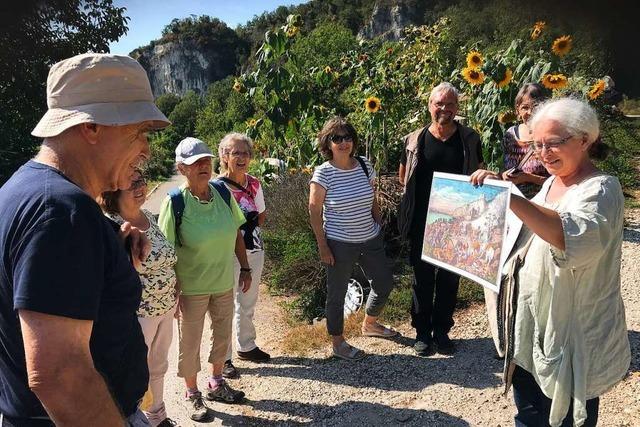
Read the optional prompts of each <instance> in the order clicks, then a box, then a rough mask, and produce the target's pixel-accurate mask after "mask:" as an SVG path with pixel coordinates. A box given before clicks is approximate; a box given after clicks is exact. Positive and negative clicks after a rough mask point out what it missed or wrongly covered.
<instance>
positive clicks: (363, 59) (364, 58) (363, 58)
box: [358, 53, 369, 62]
mask: <svg viewBox="0 0 640 427" xmlns="http://www.w3.org/2000/svg"><path fill="white" fill-rule="evenodd" d="M367 59H369V55H367V54H366V53H363V54H360V56H358V60H359V61H360V62H367Z"/></svg>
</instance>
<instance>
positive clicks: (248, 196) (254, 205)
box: [218, 132, 271, 378]
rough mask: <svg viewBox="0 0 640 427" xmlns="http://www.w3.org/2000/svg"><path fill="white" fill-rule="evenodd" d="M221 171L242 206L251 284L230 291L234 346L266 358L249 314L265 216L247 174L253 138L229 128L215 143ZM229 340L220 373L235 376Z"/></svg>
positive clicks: (241, 353)
mask: <svg viewBox="0 0 640 427" xmlns="http://www.w3.org/2000/svg"><path fill="white" fill-rule="evenodd" d="M218 154H219V155H220V165H221V166H222V173H221V174H220V175H219V177H218V178H219V179H221V180H222V181H224V183H225V185H226V186H227V188H228V189H229V191H230V192H231V194H232V195H233V197H234V199H235V200H236V202H238V206H240V209H241V210H242V213H243V214H244V217H245V219H246V222H245V223H244V224H243V225H242V226H241V227H240V231H241V232H242V236H243V238H244V244H245V247H246V251H247V260H248V262H249V268H251V271H252V278H253V283H254V285H253V286H251V288H249V290H248V291H247V292H242V290H241V289H240V288H239V287H237V286H236V289H235V291H234V301H235V303H234V305H235V314H234V316H233V328H234V331H235V336H236V340H235V346H236V351H237V353H238V357H239V358H240V359H241V360H249V361H251V362H267V361H268V360H269V359H270V358H271V356H270V355H269V354H268V353H266V352H264V351H262V350H261V349H260V348H259V347H258V346H257V345H256V328H255V326H254V325H253V315H254V312H255V308H256V304H257V302H258V295H259V292H258V285H259V284H260V276H261V275H262V268H263V266H264V243H263V242H262V236H261V233H260V226H262V224H264V221H265V219H266V216H267V213H266V206H265V203H264V193H263V191H262V185H261V184H260V181H259V180H258V179H257V178H256V177H254V176H251V175H249V173H248V171H249V163H250V162H251V158H252V157H253V141H252V140H251V138H249V137H248V136H247V135H245V134H242V133H237V132H233V133H230V134H227V135H225V137H224V138H222V140H221V141H220V144H219V145H218ZM240 271H241V269H240V264H239V263H238V262H237V260H236V262H235V277H236V282H237V278H238V277H239V275H240ZM231 355H232V344H231V342H229V349H228V350H227V360H226V362H225V365H224V370H223V375H225V376H226V377H227V378H235V377H237V376H238V371H237V370H236V368H235V366H234V365H233V363H232V361H231Z"/></svg>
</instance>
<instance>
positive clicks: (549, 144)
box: [531, 135, 573, 153]
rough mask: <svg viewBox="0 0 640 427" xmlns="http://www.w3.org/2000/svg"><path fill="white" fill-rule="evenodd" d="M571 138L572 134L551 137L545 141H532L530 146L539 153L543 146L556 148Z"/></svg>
mask: <svg viewBox="0 0 640 427" xmlns="http://www.w3.org/2000/svg"><path fill="white" fill-rule="evenodd" d="M571 138H573V135H569V136H567V137H565V138H558V139H551V140H548V141H545V142H542V141H532V142H531V147H532V148H533V151H535V152H536V153H540V152H541V151H542V149H543V148H546V149H547V150H556V149H558V148H559V147H560V146H561V145H563V144H565V143H566V142H567V141H568V140H570V139H571Z"/></svg>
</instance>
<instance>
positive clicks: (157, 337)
mask: <svg viewBox="0 0 640 427" xmlns="http://www.w3.org/2000/svg"><path fill="white" fill-rule="evenodd" d="M175 312H176V307H174V308H172V309H171V310H169V311H168V312H166V313H165V314H163V315H162V316H152V317H138V322H139V323H140V326H141V327H142V334H143V335H144V342H145V344H147V348H148V349H149V352H148V353H147V363H148V365H149V390H150V391H151V397H152V403H151V406H150V407H149V408H145V410H144V414H145V415H146V417H147V418H148V419H149V423H150V424H151V426H153V427H155V426H157V425H158V424H160V422H162V420H164V419H165V418H167V412H166V410H165V407H164V375H165V374H166V373H167V369H168V368H169V360H168V356H169V347H170V346H171V340H172V338H173V320H174V318H173V316H174V314H175Z"/></svg>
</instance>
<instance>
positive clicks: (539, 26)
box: [531, 21, 547, 40]
mask: <svg viewBox="0 0 640 427" xmlns="http://www.w3.org/2000/svg"><path fill="white" fill-rule="evenodd" d="M546 25H547V23H546V22H544V21H538V22H536V23H535V24H533V31H531V40H537V39H538V37H540V35H541V34H542V30H544V27H545V26H546Z"/></svg>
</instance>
